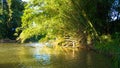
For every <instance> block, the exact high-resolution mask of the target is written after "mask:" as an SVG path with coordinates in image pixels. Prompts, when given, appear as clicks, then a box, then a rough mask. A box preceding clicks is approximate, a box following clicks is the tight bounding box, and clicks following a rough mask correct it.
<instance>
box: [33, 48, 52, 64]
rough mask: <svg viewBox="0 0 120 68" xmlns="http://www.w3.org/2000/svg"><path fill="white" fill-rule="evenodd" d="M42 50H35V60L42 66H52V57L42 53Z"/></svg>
mask: <svg viewBox="0 0 120 68" xmlns="http://www.w3.org/2000/svg"><path fill="white" fill-rule="evenodd" d="M42 50H43V49H42V48H34V49H33V58H35V59H36V61H37V62H38V63H40V64H43V65H47V64H50V55H49V54H46V53H41V52H42Z"/></svg>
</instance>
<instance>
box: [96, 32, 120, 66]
mask: <svg viewBox="0 0 120 68" xmlns="http://www.w3.org/2000/svg"><path fill="white" fill-rule="evenodd" d="M119 36H120V35H119ZM102 37H103V36H102ZM108 37H109V38H107V39H103V40H102V41H101V42H96V43H95V44H94V47H95V49H96V50H97V51H99V52H100V53H103V54H105V55H110V56H112V62H113V65H114V67H115V68H119V67H120V65H119V64H120V38H119V37H118V35H117V34H116V37H117V38H115V36H114V38H111V41H109V39H110V36H108Z"/></svg>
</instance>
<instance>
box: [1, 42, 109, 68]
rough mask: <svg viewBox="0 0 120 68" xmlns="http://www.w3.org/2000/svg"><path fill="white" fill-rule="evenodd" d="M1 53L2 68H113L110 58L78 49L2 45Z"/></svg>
mask: <svg viewBox="0 0 120 68" xmlns="http://www.w3.org/2000/svg"><path fill="white" fill-rule="evenodd" d="M35 46H36V45H35ZM38 46H40V47H38ZM0 53H1V54H0V68H111V62H110V60H109V59H108V58H106V57H104V56H102V55H99V54H96V53H94V52H89V51H86V50H82V49H76V48H74V49H71V48H63V47H54V48H50V47H44V46H43V47H41V45H38V44H37V47H33V45H32V46H31V45H30V46H29V44H27V45H24V44H23V45H16V44H15V46H14V45H13V44H9V45H7V44H5V45H4V46H3V44H0Z"/></svg>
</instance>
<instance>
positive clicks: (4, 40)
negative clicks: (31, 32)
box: [0, 39, 17, 43]
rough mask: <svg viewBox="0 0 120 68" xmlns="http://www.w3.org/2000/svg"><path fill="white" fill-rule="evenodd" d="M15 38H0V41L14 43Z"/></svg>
mask: <svg viewBox="0 0 120 68" xmlns="http://www.w3.org/2000/svg"><path fill="white" fill-rule="evenodd" d="M16 42H17V41H16V40H11V39H0V43H16Z"/></svg>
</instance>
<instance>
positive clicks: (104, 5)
mask: <svg viewBox="0 0 120 68" xmlns="http://www.w3.org/2000/svg"><path fill="white" fill-rule="evenodd" d="M1 5H2V3H1ZM23 10H24V11H23ZM114 11H115V12H114ZM0 14H1V15H0V28H1V29H0V39H2V38H10V39H17V40H19V41H21V42H22V43H24V42H41V41H42V42H51V41H53V42H55V43H54V45H61V46H71V45H72V46H75V47H78V46H80V45H82V46H86V47H90V48H92V49H95V50H97V51H99V52H100V53H104V54H109V55H111V56H113V61H114V65H115V66H116V68H119V67H120V66H119V64H120V43H119V42H120V30H119V27H120V23H119V22H120V6H119V0H92V1H91V0H30V1H29V3H25V2H22V1H19V0H8V2H4V6H3V8H2V9H1V11H0Z"/></svg>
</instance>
